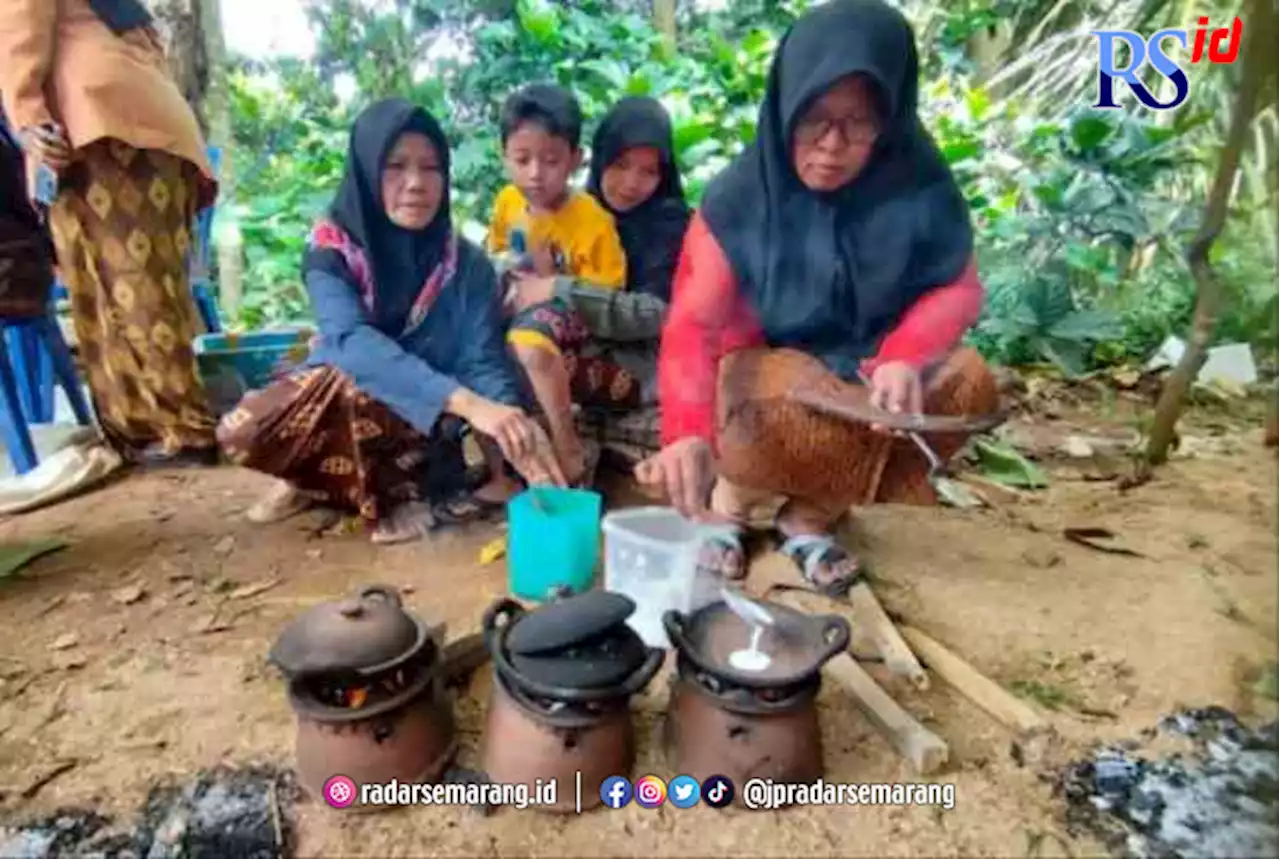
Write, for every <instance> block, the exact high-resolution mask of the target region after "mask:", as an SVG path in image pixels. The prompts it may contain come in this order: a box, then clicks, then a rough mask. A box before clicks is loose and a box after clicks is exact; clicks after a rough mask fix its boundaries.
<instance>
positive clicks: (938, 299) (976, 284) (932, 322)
mask: <svg viewBox="0 0 1280 859" xmlns="http://www.w3.org/2000/svg"><path fill="white" fill-rule="evenodd" d="M982 299H983V290H982V283H981V281H979V280H978V266H977V263H975V262H974V260H972V259H970V260H969V264H968V265H967V266H965V270H964V271H963V272H961V274H960V277H959V278H957V279H956V280H955V281H953V282H952V283H949V284H947V285H946V286H940V287H938V288H937V289H934V290H932V291H930V292H927V293H925V294H924V295H922V296H921V297H920V298H919V299H917V300H916V303H915V304H913V305H911V307H909V308H908V309H907V312H906V313H904V314H902V319H901V320H899V322H898V324H897V326H896V327H895V328H894V329H893V330H892V331H890V332H889V333H888V334H887V335H886V336H885V338H884V340H882V341H881V342H880V350H879V351H878V352H876V354H875V355H874V356H873V357H871V358H868V359H867V360H866V361H863V362H862V372H863V373H865V374H866V375H867V376H868V377H869V376H870V375H871V374H872V373H873V372H875V369H876V367H878V366H880V365H881V364H887V363H888V362H890V361H905V362H907V363H908V364H910V365H911V366H913V367H915V368H916V369H918V370H919V369H923V368H924V367H925V366H927V365H928V364H931V363H933V362H934V361H936V360H938V359H940V358H942V357H943V356H945V355H946V353H947V352H948V351H950V350H951V349H952V348H953V347H954V346H955V345H956V344H957V343H959V342H960V338H961V337H963V336H964V333H965V331H967V330H969V328H970V327H972V326H973V324H974V323H975V322H977V321H978V314H979V313H981V312H982Z"/></svg>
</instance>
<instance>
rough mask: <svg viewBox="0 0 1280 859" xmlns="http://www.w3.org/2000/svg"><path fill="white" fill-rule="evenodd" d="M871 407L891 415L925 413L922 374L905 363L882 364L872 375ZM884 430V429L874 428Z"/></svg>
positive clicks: (890, 362)
mask: <svg viewBox="0 0 1280 859" xmlns="http://www.w3.org/2000/svg"><path fill="white" fill-rule="evenodd" d="M870 401H871V405H872V406H873V407H875V408H877V409H881V410H883V411H886V412H889V413H890V414H895V415H896V414H902V413H906V414H912V415H918V414H921V413H922V412H923V411H924V385H923V384H922V383H921V381H920V372H919V371H918V370H916V368H915V367H912V366H911V365H910V364H908V363H907V362H905V361H889V362H887V363H885V364H881V365H880V366H879V367H877V368H876V370H875V372H874V373H872V374H871V396H870ZM873 429H876V430H883V429H884V428H883V427H880V426H876V427H873Z"/></svg>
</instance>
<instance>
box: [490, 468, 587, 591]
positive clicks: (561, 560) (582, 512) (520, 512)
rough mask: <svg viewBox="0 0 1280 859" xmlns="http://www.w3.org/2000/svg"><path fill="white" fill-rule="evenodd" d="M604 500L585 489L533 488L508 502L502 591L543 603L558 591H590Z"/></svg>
mask: <svg viewBox="0 0 1280 859" xmlns="http://www.w3.org/2000/svg"><path fill="white" fill-rule="evenodd" d="M603 504H604V502H603V499H602V498H601V497H600V495H599V493H596V492H590V491H588V490H585V489H556V488H553V487H545V486H535V487H532V488H530V489H526V490H525V491H524V492H521V493H520V494H519V495H517V496H516V497H515V498H512V499H511V500H510V501H509V502H507V588H508V590H510V591H511V593H512V594H513V595H515V596H517V597H520V598H521V599H526V600H535V601H537V602H545V601H547V600H548V599H550V597H551V594H552V591H553V590H554V589H555V588H557V587H562V586H563V587H567V588H569V590H571V591H573V592H574V593H582V592H583V591H587V590H590V589H591V585H592V582H593V581H594V580H595V573H596V564H597V562H599V560H600V512H601V508H602V507H603Z"/></svg>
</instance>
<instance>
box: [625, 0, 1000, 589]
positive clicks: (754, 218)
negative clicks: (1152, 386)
mask: <svg viewBox="0 0 1280 859" xmlns="http://www.w3.org/2000/svg"><path fill="white" fill-rule="evenodd" d="M917 78H918V66H917V59H916V48H915V40H914V35H913V33H912V31H911V28H910V25H909V24H908V23H907V21H906V19H905V18H903V16H902V14H901V13H900V12H898V11H896V10H895V9H893V8H892V7H890V6H889V5H887V4H886V3H884V2H882V0H832V2H828V3H825V4H823V5H822V6H819V7H817V8H815V9H814V10H813V11H811V12H809V13H808V14H807V15H805V16H804V17H803V18H801V19H800V20H799V21H797V22H796V23H795V25H794V26H793V27H792V28H791V30H790V31H789V32H788V33H787V34H786V36H785V37H784V38H783V40H782V41H781V43H780V44H779V46H778V50H777V54H776V55H775V57H774V61H773V66H772V68H771V69H770V72H769V80H768V90H767V94H766V97H765V101H764V104H763V105H762V106H761V109H760V119H759V124H758V128H757V133H756V139H755V141H754V143H752V144H751V145H750V146H748V147H747V149H746V150H745V151H744V152H743V153H742V154H741V155H740V156H739V157H738V158H737V159H736V160H735V161H734V162H733V163H732V164H731V165H730V166H729V167H728V168H727V169H726V170H725V171H724V172H723V173H721V174H720V175H719V176H718V177H716V179H715V180H714V181H713V182H712V184H711V186H710V187H709V188H708V190H707V194H706V197H705V199H704V200H703V203H702V207H701V211H700V212H699V214H698V215H697V216H695V218H694V221H693V223H692V224H691V226H690V229H689V232H688V235H687V237H686V240H685V246H684V255H683V257H682V262H681V267H680V271H679V272H677V275H676V283H675V288H674V298H673V305H672V308H671V312H670V315H669V319H668V323H667V326H666V329H665V330H664V332H663V339H662V349H661V357H660V359H659V398H660V402H661V406H662V412H663V441H664V444H665V445H666V447H665V448H664V449H663V451H662V452H661V453H659V454H658V455H657V456H655V457H653V458H651V459H650V460H647V461H646V462H644V463H642V464H641V466H640V467H639V469H638V471H637V475H638V477H639V478H640V479H641V480H642V481H645V482H649V483H653V484H658V485H661V486H663V487H664V488H665V489H666V491H667V492H668V494H670V495H671V497H672V499H673V501H674V503H675V504H676V505H677V506H678V507H679V508H680V509H681V510H682V511H683V512H685V513H686V514H687V515H691V516H702V515H706V514H707V513H708V512H709V511H710V512H713V513H715V514H716V515H717V516H718V517H721V518H725V519H728V520H731V521H736V522H739V523H740V522H741V521H742V520H743V519H744V517H745V516H746V513H747V512H748V511H749V509H750V508H751V507H752V505H753V504H755V503H756V502H758V501H760V500H762V498H766V497H771V496H777V495H781V496H783V497H784V498H785V499H786V503H785V504H784V506H783V507H782V508H781V510H780V511H779V513H778V516H777V520H776V524H777V528H778V530H779V532H780V533H781V536H782V537H783V544H782V551H783V552H784V554H786V555H788V556H789V557H790V558H791V559H792V560H793V561H794V562H795V563H796V564H797V566H798V567H799V568H800V571H801V572H802V574H803V575H804V578H805V579H806V580H807V581H808V582H809V583H810V584H811V585H814V586H816V587H820V588H823V589H825V590H828V591H831V592H841V591H843V590H846V589H847V588H848V587H849V586H850V585H851V584H852V583H853V581H854V580H855V579H856V577H857V575H858V571H859V568H858V563H857V560H856V559H855V558H854V557H853V556H852V555H851V554H850V553H849V552H848V551H847V550H846V549H844V548H843V547H842V546H840V545H839V544H838V543H837V542H836V540H835V538H834V536H833V530H834V527H835V524H836V523H837V522H838V520H839V519H840V518H841V517H842V516H843V515H844V514H845V513H846V512H847V511H848V509H849V507H850V505H851V504H854V503H866V502H870V501H876V500H879V501H887V500H906V501H916V502H920V503H934V502H936V500H937V499H936V496H934V495H933V493H932V490H931V489H930V488H929V485H928V483H927V481H925V479H924V478H925V475H926V472H927V464H926V462H925V460H924V458H923V457H922V456H921V454H920V453H919V452H918V451H917V450H916V449H915V448H914V447H913V446H912V442H910V441H908V440H901V441H899V440H895V439H893V438H892V437H890V436H888V435H885V434H881V433H877V432H872V431H871V430H870V429H868V428H866V427H864V426H862V425H857V424H848V425H845V424H839V423H838V422H837V423H835V424H833V423H832V422H831V421H830V420H829V419H823V418H821V417H820V416H818V415H815V414H814V413H813V412H811V411H809V410H808V409H806V408H804V407H803V406H800V405H791V404H789V401H788V397H789V395H790V394H791V393H792V392H794V391H795V390H796V389H798V388H801V387H804V386H806V385H810V386H811V385H814V384H821V385H824V386H826V387H827V389H828V390H836V391H839V392H842V393H844V392H846V391H847V389H848V388H849V386H851V385H855V384H857V383H858V382H860V381H861V380H863V379H865V380H866V381H867V388H866V389H865V390H864V391H860V392H858V393H857V395H858V396H866V397H868V398H869V399H870V402H871V403H872V404H873V405H875V406H878V407H880V408H883V409H886V410H888V411H891V412H915V413H919V412H922V411H923V410H924V408H925V406H926V405H927V406H928V410H929V411H930V412H932V413H946V412H975V411H976V412H985V411H989V410H991V409H992V408H994V405H995V387H994V385H993V383H992V381H991V377H990V374H989V373H988V372H987V370H986V368H985V366H984V365H983V363H982V361H981V359H980V358H979V357H978V356H977V355H976V353H973V352H972V351H970V350H964V349H957V348H956V347H957V345H958V344H959V341H960V339H961V337H962V335H963V334H964V332H965V330H966V329H967V328H969V327H970V326H971V325H972V324H973V323H974V322H975V321H976V319H977V315H978V311H979V309H980V307H981V301H982V287H981V285H980V284H979V282H978V281H977V277H976V269H975V266H974V262H973V258H972V257H973V234H972V229H971V226H970V221H969V213H968V208H967V206H966V204H965V200H964V198H963V196H962V194H961V192H960V190H959V188H958V187H957V186H956V183H955V181H954V180H953V178H952V176H951V173H950V171H949V170H948V168H947V166H946V164H945V162H944V161H943V160H942V158H941V156H940V155H939V153H938V150H937V148H936V146H935V145H934V143H933V141H932V139H931V138H930V137H929V134H928V132H926V131H925V129H924V128H923V126H922V125H921V123H920V119H919V117H918V116H917V112H916V111H917V87H918V84H917ZM939 369H941V370H944V371H945V372H935V371H936V370H939ZM717 385H719V389H718V390H719V391H720V395H719V396H720V397H721V398H722V399H723V402H718V401H717V397H718V394H717ZM849 393H853V392H849ZM761 400H772V401H773V408H772V410H753V411H752V412H751V414H752V415H753V416H754V419H753V421H751V422H750V426H749V427H748V426H747V424H746V423H744V415H745V414H746V412H745V411H744V407H745V406H751V405H757V404H758V403H759V401H761ZM753 401H754V402H753ZM783 406H786V407H785V408H784V407H783ZM718 415H719V416H720V418H719V421H718V419H717V416H718ZM823 420H826V422H825V423H823ZM930 441H931V442H932V443H933V446H934V448H935V449H936V450H937V451H938V453H939V454H942V455H944V456H945V455H949V454H950V453H951V452H954V450H955V449H956V447H958V445H959V444H960V443H962V442H963V437H960V436H954V437H950V438H946V439H930ZM713 450H714V455H715V457H716V465H717V467H718V470H719V474H720V480H719V481H718V482H717V483H716V485H715V491H714V493H713V492H712V483H713V481H714V475H713V471H712V461H713ZM711 548H712V550H713V551H711V552H710V553H709V554H710V560H708V563H709V564H713V565H714V566H716V567H717V569H718V570H719V571H721V572H723V573H725V574H728V575H740V574H741V572H742V564H743V560H744V558H743V553H742V547H741V544H740V543H739V542H738V541H737V540H736V539H731V538H726V539H725V540H721V541H719V543H718V544H717V545H716V546H713V547H711Z"/></svg>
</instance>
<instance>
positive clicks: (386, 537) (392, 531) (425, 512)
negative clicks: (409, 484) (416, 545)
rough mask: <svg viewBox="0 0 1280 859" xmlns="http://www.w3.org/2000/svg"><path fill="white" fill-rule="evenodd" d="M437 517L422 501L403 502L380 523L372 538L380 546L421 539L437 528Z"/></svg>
mask: <svg viewBox="0 0 1280 859" xmlns="http://www.w3.org/2000/svg"><path fill="white" fill-rule="evenodd" d="M435 526H436V519H435V517H434V516H433V515H431V508H430V506H428V505H426V504H424V503H422V502H421V501H410V502H409V503H408V504H402V505H400V506H399V507H397V508H396V509H395V510H393V511H391V515H390V516H388V517H387V518H386V519H383V520H382V521H381V522H379V523H378V527H377V528H376V529H375V530H374V532H373V536H372V537H370V539H371V540H372V541H373V542H375V543H377V544H378V545H380V546H389V545H392V544H393V543H408V542H411V541H413V540H421V539H422V538H423V537H425V536H427V534H429V533H431V531H432V530H434V529H435Z"/></svg>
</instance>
